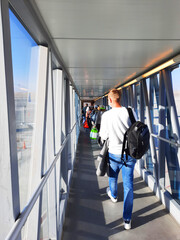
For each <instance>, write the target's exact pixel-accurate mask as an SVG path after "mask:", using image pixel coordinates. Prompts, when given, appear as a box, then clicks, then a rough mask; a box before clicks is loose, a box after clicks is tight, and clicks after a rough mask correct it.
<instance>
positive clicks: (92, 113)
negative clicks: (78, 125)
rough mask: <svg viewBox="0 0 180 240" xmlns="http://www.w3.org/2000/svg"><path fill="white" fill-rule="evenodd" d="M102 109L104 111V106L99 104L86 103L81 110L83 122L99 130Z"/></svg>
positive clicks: (90, 127)
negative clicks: (89, 104)
mask: <svg viewBox="0 0 180 240" xmlns="http://www.w3.org/2000/svg"><path fill="white" fill-rule="evenodd" d="M104 111H105V108H104V107H103V106H101V107H100V106H99V105H95V106H94V105H91V106H88V104H86V105H85V107H84V108H83V110H82V118H83V123H85V121H87V124H88V128H89V129H92V128H93V127H96V129H97V130H98V132H99V130H100V124H101V116H102V114H103V113H104Z"/></svg>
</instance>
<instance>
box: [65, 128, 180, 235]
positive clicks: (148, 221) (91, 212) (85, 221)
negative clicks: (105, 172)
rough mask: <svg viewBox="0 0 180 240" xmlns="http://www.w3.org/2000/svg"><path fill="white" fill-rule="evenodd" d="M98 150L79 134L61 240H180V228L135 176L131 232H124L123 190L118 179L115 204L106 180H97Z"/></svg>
mask: <svg viewBox="0 0 180 240" xmlns="http://www.w3.org/2000/svg"><path fill="white" fill-rule="evenodd" d="M98 153H99V147H98V146H97V144H96V143H95V141H93V140H90V138H89V134H88V133H86V132H85V131H84V130H82V131H81V134H80V138H79V144H78V149H77V155H76V163H75V169H74V174H73V178H72V184H71V189H70V195H69V201H68V205H67V211H66V217H65V224H64V228H63V237H62V239H63V240H107V239H110V240H116V239H118V240H119V239H123V240H126V239H128V240H129V239H133V240H136V239H137V240H141V239H145V240H149V239H157V240H161V239H162V240H166V239H167V240H170V239H172V240H174V239H176V240H180V226H179V225H178V224H177V222H176V221H175V220H174V219H173V218H172V217H171V216H170V215H169V214H168V212H167V211H166V210H165V209H164V207H163V205H161V203H160V202H159V201H158V199H157V198H156V197H155V196H154V194H153V193H152V192H151V190H150V189H149V188H148V187H147V186H146V184H145V183H144V182H143V181H142V179H141V178H140V177H139V176H138V175H137V174H136V173H135V177H134V208H133V218H132V229H131V230H128V231H127V230H124V228H123V220H122V210H123V194H122V193H123V189H122V180H121V175H120V176H119V185H118V197H119V200H118V202H117V203H112V202H111V200H110V199H109V198H108V197H107V195H106V187H107V186H108V178H107V177H97V176H96V173H95V172H96V167H97V164H98V162H97V161H96V158H97V155H98Z"/></svg>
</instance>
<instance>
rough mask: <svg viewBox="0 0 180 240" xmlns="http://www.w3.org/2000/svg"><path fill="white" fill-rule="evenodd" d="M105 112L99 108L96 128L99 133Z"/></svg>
mask: <svg viewBox="0 0 180 240" xmlns="http://www.w3.org/2000/svg"><path fill="white" fill-rule="evenodd" d="M102 114H103V112H102V111H101V109H100V107H98V108H97V113H96V118H95V121H94V122H95V126H96V128H97V130H98V132H99V130H100V125H101V116H102Z"/></svg>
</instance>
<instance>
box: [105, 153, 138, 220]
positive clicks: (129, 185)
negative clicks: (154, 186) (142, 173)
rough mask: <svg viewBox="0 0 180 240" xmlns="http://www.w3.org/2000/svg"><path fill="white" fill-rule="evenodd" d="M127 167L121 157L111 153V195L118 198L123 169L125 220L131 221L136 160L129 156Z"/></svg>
mask: <svg viewBox="0 0 180 240" xmlns="http://www.w3.org/2000/svg"><path fill="white" fill-rule="evenodd" d="M126 163H127V167H126V166H125V165H124V164H123V162H122V161H121V155H119V154H118V155H117V154H112V153H109V187H110V190H111V195H112V196H113V197H114V198H116V197H117V180H118V174H119V171H120V170H121V169H122V178H123V188H124V209H123V218H124V220H131V216H132V209H133V177H134V165H135V163H136V160H135V159H134V158H132V157H130V156H128V161H127V162H126Z"/></svg>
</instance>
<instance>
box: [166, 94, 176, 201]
mask: <svg viewBox="0 0 180 240" xmlns="http://www.w3.org/2000/svg"><path fill="white" fill-rule="evenodd" d="M166 138H167V139H168V140H170V141H171V142H172V143H173V142H177V136H176V134H174V133H173V130H172V122H171V114H170V110H169V107H168V103H167V98H166ZM165 156H166V172H165V184H166V185H165V188H166V190H168V191H169V192H170V193H171V194H172V196H173V198H174V199H176V200H180V182H179V179H178V175H179V169H178V166H179V163H178V148H177V147H176V146H175V145H174V144H171V143H166V146H165ZM168 183H169V184H168Z"/></svg>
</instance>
